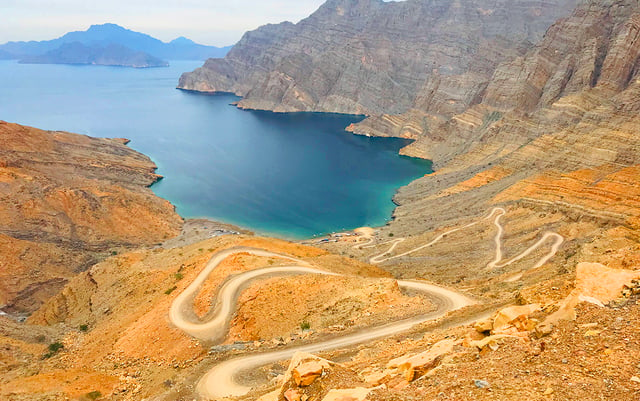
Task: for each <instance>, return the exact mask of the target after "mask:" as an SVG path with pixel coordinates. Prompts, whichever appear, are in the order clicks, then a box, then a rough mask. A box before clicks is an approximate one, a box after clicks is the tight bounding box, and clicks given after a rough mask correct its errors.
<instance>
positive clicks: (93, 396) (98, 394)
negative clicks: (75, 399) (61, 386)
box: [87, 391, 102, 400]
mask: <svg viewBox="0 0 640 401" xmlns="http://www.w3.org/2000/svg"><path fill="white" fill-rule="evenodd" d="M100 397H102V393H101V392H99V391H92V392H90V393H87V398H88V399H90V400H97V399H98V398H100Z"/></svg>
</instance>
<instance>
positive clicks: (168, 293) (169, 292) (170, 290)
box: [164, 285, 178, 295]
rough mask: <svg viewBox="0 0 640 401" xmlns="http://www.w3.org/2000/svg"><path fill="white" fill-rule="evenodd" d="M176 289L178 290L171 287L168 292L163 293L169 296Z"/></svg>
mask: <svg viewBox="0 0 640 401" xmlns="http://www.w3.org/2000/svg"><path fill="white" fill-rule="evenodd" d="M176 288H178V287H177V286H175V285H174V286H173V287H171V288H169V289H168V290H166V291H165V292H164V293H165V294H167V295H171V293H172V292H174V291H175V290H176Z"/></svg>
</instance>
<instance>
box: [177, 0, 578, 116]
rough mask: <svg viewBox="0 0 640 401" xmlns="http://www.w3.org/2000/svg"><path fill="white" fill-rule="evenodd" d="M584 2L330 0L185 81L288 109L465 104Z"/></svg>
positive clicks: (262, 31) (259, 34) (255, 36)
mask: <svg viewBox="0 0 640 401" xmlns="http://www.w3.org/2000/svg"><path fill="white" fill-rule="evenodd" d="M576 3H577V1H576V0H571V1H558V0H552V1H531V0H518V1H505V0H501V1H498V2H495V1H486V0H473V1H471V2H464V3H463V2H460V1H457V0H447V1H434V0H409V1H403V2H383V1H382V0H329V1H327V2H326V3H325V4H324V5H323V6H321V7H320V9H318V11H316V12H315V13H314V14H313V15H311V16H310V17H309V18H306V19H304V20H302V21H301V22H299V23H298V24H295V25H294V24H292V23H289V22H285V23H282V24H278V25H267V26H264V27H261V28H259V29H257V30H255V31H252V32H248V33H247V34H245V36H244V37H243V38H242V40H240V42H239V43H238V44H236V45H235V47H234V48H233V49H232V50H231V52H230V53H229V54H228V55H227V56H226V57H225V58H224V59H210V60H208V61H207V62H206V63H205V64H204V66H203V67H202V68H199V69H197V70H195V71H194V72H191V73H186V74H184V75H183V76H182V77H181V78H180V82H179V85H178V87H179V88H182V89H186V90H194V91H201V92H234V93H236V94H238V95H240V96H243V97H244V99H243V100H242V101H240V103H239V106H240V107H243V108H251V109H264V110H273V111H279V112H289V111H323V112H338V113H351V114H380V113H401V112H405V111H407V110H408V109H409V108H411V107H427V108H428V109H429V110H432V111H434V112H438V113H444V114H447V113H459V112H461V111H463V110H464V109H465V108H466V107H468V106H469V105H470V104H473V103H477V102H478V100H479V98H480V96H481V94H482V93H483V91H484V89H485V88H486V84H487V81H488V79H489V78H490V77H491V75H492V74H493V71H494V70H495V68H496V66H497V65H498V63H500V62H501V61H506V60H510V59H512V58H513V57H515V56H517V55H522V54H523V52H524V51H525V50H526V49H527V48H528V47H530V46H531V44H532V43H535V42H537V41H538V40H539V39H540V38H541V37H542V34H543V33H544V31H545V30H546V29H547V28H548V27H549V26H550V25H551V24H552V23H553V22H554V21H555V20H556V19H557V18H559V17H561V16H565V15H567V14H568V13H569V12H570V11H571V9H572V8H573V6H574V5H575V4H576ZM433 95H435V96H433Z"/></svg>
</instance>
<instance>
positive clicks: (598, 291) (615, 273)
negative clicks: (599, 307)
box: [574, 263, 640, 304]
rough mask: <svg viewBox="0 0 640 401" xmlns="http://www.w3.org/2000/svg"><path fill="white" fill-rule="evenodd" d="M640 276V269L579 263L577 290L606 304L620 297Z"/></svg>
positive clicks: (577, 268)
mask: <svg viewBox="0 0 640 401" xmlns="http://www.w3.org/2000/svg"><path fill="white" fill-rule="evenodd" d="M638 278H640V271H634V270H623V269H610V268H608V267H606V266H604V265H602V264H600V263H579V264H578V266H577V267H576V288H575V290H574V291H575V292H576V293H577V294H579V295H580V296H583V297H591V298H595V299H597V300H599V301H600V302H602V303H604V304H606V303H608V302H611V301H613V300H614V299H616V298H618V297H620V294H621V293H622V290H623V289H624V288H625V286H626V287H629V288H630V287H631V286H632V281H633V280H634V279H638Z"/></svg>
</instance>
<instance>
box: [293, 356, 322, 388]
mask: <svg viewBox="0 0 640 401" xmlns="http://www.w3.org/2000/svg"><path fill="white" fill-rule="evenodd" d="M324 366H325V365H324V364H323V363H321V362H318V361H311V362H305V363H302V364H300V365H298V366H297V367H296V368H295V369H293V380H294V381H295V382H296V384H297V385H298V386H300V387H305V386H309V385H311V384H312V383H313V382H314V381H315V380H316V379H317V378H318V377H320V376H322V372H323V371H324Z"/></svg>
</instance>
